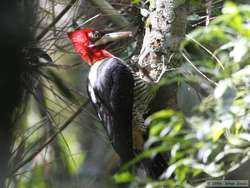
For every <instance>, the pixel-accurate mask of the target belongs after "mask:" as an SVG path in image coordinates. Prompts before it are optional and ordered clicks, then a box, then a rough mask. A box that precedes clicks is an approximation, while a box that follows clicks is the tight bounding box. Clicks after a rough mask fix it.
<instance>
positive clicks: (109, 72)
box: [88, 58, 134, 162]
mask: <svg viewBox="0 0 250 188" xmlns="http://www.w3.org/2000/svg"><path fill="white" fill-rule="evenodd" d="M97 75H98V76H97V78H96V81H95V84H94V86H90V85H89V86H90V87H88V92H89V96H90V99H91V101H92V103H93V105H94V106H95V109H96V111H97V113H98V116H99V118H100V119H101V120H102V122H103V124H104V126H105V128H106V130H107V133H108V136H109V138H110V140H111V143H112V145H113V147H114V149H115V151H116V152H117V153H118V154H119V156H120V158H121V160H122V161H123V162H126V161H128V160H131V159H132V157H133V141H132V110H133V88H134V79H133V75H132V73H131V71H130V70H129V68H128V67H127V66H126V65H124V64H123V63H122V62H121V61H120V60H119V59H116V58H110V59H107V60H105V61H104V62H102V64H101V65H100V66H99V67H98V69H97ZM88 84H90V82H89V83H88ZM91 89H92V91H90V90H91ZM91 92H92V93H91ZM93 95H94V96H93Z"/></svg>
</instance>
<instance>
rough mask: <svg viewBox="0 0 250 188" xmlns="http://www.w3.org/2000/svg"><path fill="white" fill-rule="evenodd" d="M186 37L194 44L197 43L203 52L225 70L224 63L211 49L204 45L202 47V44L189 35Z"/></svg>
mask: <svg viewBox="0 0 250 188" xmlns="http://www.w3.org/2000/svg"><path fill="white" fill-rule="evenodd" d="M186 37H187V38H188V39H190V40H192V41H193V42H195V43H196V44H198V45H199V46H200V47H201V48H202V49H203V50H205V51H206V52H207V53H208V54H209V55H211V56H212V57H213V58H214V59H215V60H216V61H217V63H218V64H219V65H220V67H221V68H222V69H223V70H224V69H225V68H224V66H223V64H222V62H221V61H220V60H219V59H218V57H216V55H214V54H213V53H212V52H211V51H210V50H209V49H207V48H206V47H205V46H204V45H202V44H201V43H200V42H198V41H197V40H195V39H194V38H192V37H190V36H189V35H186Z"/></svg>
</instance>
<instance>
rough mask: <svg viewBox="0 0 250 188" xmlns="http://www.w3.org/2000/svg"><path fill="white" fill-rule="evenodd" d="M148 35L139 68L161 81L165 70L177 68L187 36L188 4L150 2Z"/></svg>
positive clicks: (170, 0) (172, 0) (177, 0)
mask: <svg viewBox="0 0 250 188" xmlns="http://www.w3.org/2000/svg"><path fill="white" fill-rule="evenodd" d="M150 2H151V3H150V8H149V16H148V18H147V20H146V26H145V29H146V30H145V36H144V40H143V45H142V49H141V52H140V57H139V65H140V66H141V67H144V68H146V69H147V71H148V72H149V76H150V77H151V78H152V79H153V80H154V81H156V80H158V78H159V76H160V75H161V74H162V70H164V69H165V68H166V69H171V68H175V66H176V63H173V62H176V58H173V57H175V56H174V55H175V54H176V53H177V52H178V49H179V45H180V42H181V40H182V39H183V38H184V37H185V33H186V24H187V4H186V2H185V0H155V1H150Z"/></svg>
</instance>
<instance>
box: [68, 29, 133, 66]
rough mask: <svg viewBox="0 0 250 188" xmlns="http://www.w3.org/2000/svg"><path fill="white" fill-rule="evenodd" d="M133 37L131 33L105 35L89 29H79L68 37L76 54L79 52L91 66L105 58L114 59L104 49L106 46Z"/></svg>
mask: <svg viewBox="0 0 250 188" xmlns="http://www.w3.org/2000/svg"><path fill="white" fill-rule="evenodd" d="M131 36H132V33H131V32H116V33H108V34H104V33H102V32H99V31H95V30H93V29H89V28H85V29H78V30H75V31H73V32H70V33H68V37H69V39H70V40H71V42H72V44H73V46H74V48H75V50H76V52H78V53H79V54H80V55H81V57H82V59H83V60H84V61H86V62H87V63H88V64H89V65H93V64H94V63H95V62H97V61H99V60H102V59H105V58H110V57H114V56H113V55H112V54H111V53H109V52H108V51H106V50H105V49H104V47H105V45H106V44H108V43H110V42H113V41H117V40H121V39H123V38H128V37H131Z"/></svg>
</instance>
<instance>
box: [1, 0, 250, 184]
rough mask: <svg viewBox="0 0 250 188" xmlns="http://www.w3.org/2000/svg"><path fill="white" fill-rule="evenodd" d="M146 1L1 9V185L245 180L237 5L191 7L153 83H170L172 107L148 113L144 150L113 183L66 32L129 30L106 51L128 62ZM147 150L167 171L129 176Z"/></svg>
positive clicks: (242, 36)
mask: <svg viewBox="0 0 250 188" xmlns="http://www.w3.org/2000/svg"><path fill="white" fill-rule="evenodd" d="M100 2H101V3H100ZM148 3H149V1H143V0H109V1H98V0H91V1H90V0H89V1H87V0H37V1H33V2H27V1H25V0H21V1H20V0H12V1H11V2H10V1H8V2H7V1H6V2H5V1H2V2H1V3H0V4H1V6H0V7H1V8H0V9H1V11H0V12H1V13H0V20H1V23H2V24H1V25H2V27H1V29H0V37H1V41H2V43H1V53H0V57H1V60H2V69H1V74H0V76H1V81H0V86H1V88H2V89H1V92H0V100H1V103H0V104H1V110H0V112H1V113H0V122H1V127H0V147H1V156H0V161H1V163H2V164H1V165H0V167H1V169H2V170H1V171H2V172H0V187H4V185H5V186H6V187H18V188H26V187H27V188H29V187H30V188H50V187H52V188H54V187H60V188H63V187H65V188H78V187H79V188H80V187H81V188H82V187H84V188H85V187H86V188H99V187H102V188H103V187H117V186H119V185H120V184H121V183H127V185H128V186H130V187H150V188H151V187H173V188H174V187H205V183H204V182H205V181H206V180H211V179H246V180H250V178H249V177H250V173H249V167H250V160H249V157H250V133H249V129H250V127H249V125H250V115H249V113H248V112H249V111H250V109H249V104H250V95H249V91H250V66H249V61H250V55H249V51H250V5H249V4H250V3H249V2H248V1H247V0H241V1H240V0H239V1H237V2H230V1H224V0H213V1H209V0H208V1H206V2H205V1H202V0H200V1H190V2H189V5H188V6H189V16H188V18H187V19H188V28H187V35H186V38H185V40H184V41H183V42H182V44H181V46H180V50H179V53H180V55H181V61H182V64H181V66H180V67H176V68H175V69H173V70H169V71H167V74H165V75H166V76H165V77H164V78H163V79H162V80H161V82H160V83H159V84H156V85H155V87H156V88H160V87H162V86H166V85H170V84H172V83H177V84H178V91H177V93H176V95H177V102H178V109H169V108H168V107H167V106H166V107H164V109H162V110H160V111H159V112H156V113H154V114H152V115H151V116H149V117H148V118H147V120H146V122H145V123H146V124H147V126H149V138H148V141H147V142H146V144H145V148H146V150H145V152H144V153H142V154H141V155H139V156H138V157H137V158H135V159H134V160H133V161H131V163H129V164H128V165H127V166H126V167H125V168H123V169H122V170H121V171H119V172H118V173H116V174H115V175H112V170H113V169H114V167H115V166H116V165H117V155H116V154H115V153H114V151H113V149H112V147H111V146H110V144H109V141H108V139H107V136H106V134H105V131H104V130H103V127H102V125H101V123H100V122H99V120H98V118H97V117H96V114H95V112H94V110H93V109H92V106H91V105H90V104H89V100H88V97H87V93H86V76H87V74H88V66H87V65H85V64H84V63H82V60H81V59H80V57H79V56H78V55H77V54H75V53H74V52H73V49H72V47H71V45H70V43H69V41H68V39H67V32H69V31H71V30H73V26H74V24H75V23H77V24H79V25H80V26H81V27H92V28H95V29H101V30H132V31H134V32H137V33H138V34H137V35H136V37H135V38H134V39H133V40H132V39H131V40H130V41H126V42H122V43H121V44H118V45H111V46H109V47H108V49H109V50H110V51H112V52H113V53H114V54H115V55H117V56H119V57H121V58H122V59H124V60H127V59H129V58H131V57H132V56H133V55H134V54H137V53H138V51H139V50H140V45H141V42H142V41H141V40H142V39H143V28H144V21H145V17H144V16H145V14H146V13H145V12H146V10H148V7H149V4H148ZM156 100H157V99H156ZM157 153H162V154H163V155H164V156H165V157H166V164H167V166H168V167H167V168H166V170H165V171H164V173H163V174H162V175H161V176H160V177H159V179H158V180H153V179H152V178H150V177H140V176H138V175H137V174H134V173H133V172H132V171H130V170H129V168H128V167H129V166H131V165H134V164H135V163H138V161H140V160H142V159H143V158H152V157H153V156H155V155H156V154H157Z"/></svg>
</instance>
